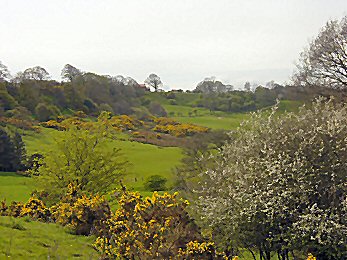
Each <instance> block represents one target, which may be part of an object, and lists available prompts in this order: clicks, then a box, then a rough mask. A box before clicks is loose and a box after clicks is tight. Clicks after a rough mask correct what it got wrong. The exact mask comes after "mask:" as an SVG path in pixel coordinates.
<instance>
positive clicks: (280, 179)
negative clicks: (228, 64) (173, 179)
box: [197, 99, 347, 259]
mask: <svg viewBox="0 0 347 260" xmlns="http://www.w3.org/2000/svg"><path fill="white" fill-rule="evenodd" d="M275 112H276V108H275V109H274V110H273V111H272V113H271V114H270V115H268V116H264V114H263V113H257V114H254V115H253V117H252V118H251V119H250V120H249V121H247V122H244V123H243V125H242V127H241V128H240V129H238V131H236V132H233V133H231V137H232V139H231V141H229V142H228V143H227V144H225V145H224V146H223V147H222V149H221V150H220V153H219V154H217V158H216V163H215V164H214V167H213V168H210V169H209V170H207V171H205V172H203V173H202V174H201V176H202V180H201V188H200V192H201V193H200V197H199V200H198V207H197V209H198V210H199V212H200V214H201V216H202V217H203V218H204V220H205V221H207V222H208V225H209V228H212V230H213V232H212V233H213V234H214V236H215V237H217V238H218V242H219V243H225V244H227V245H229V246H230V244H234V245H235V244H236V245H238V246H240V247H243V248H248V249H249V250H253V249H254V248H257V249H258V250H259V254H262V255H263V256H264V257H265V259H269V258H270V255H271V251H277V253H278V255H280V256H281V257H282V258H284V257H286V258H287V257H288V253H289V251H292V250H301V251H302V252H303V253H306V252H312V253H313V254H314V255H315V256H316V257H317V258H318V259H344V258H346V257H347V244H346V243H345V240H346V236H347V221H346V220H347V186H346V168H347V153H346V150H347V139H346V136H347V127H346V125H347V107H346V105H345V104H334V100H332V99H331V100H329V101H327V100H325V99H319V100H317V101H316V102H314V103H313V104H312V107H311V108H305V107H303V108H301V109H300V111H299V112H298V113H297V114H293V113H286V114H284V115H281V116H276V113H275ZM202 160H203V159H202Z"/></svg>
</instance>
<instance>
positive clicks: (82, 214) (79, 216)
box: [51, 184, 111, 235]
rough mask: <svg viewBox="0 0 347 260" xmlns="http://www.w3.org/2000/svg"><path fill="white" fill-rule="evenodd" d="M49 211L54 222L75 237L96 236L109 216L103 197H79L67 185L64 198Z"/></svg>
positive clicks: (77, 193) (107, 205) (71, 187)
mask: <svg viewBox="0 0 347 260" xmlns="http://www.w3.org/2000/svg"><path fill="white" fill-rule="evenodd" d="M51 211H52V218H53V220H54V221H55V222H57V223H59V224H61V225H63V226H68V227H70V228H71V229H72V230H73V231H74V233H75V234H77V235H90V234H98V232H100V230H102V229H103V228H102V223H103V221H105V220H106V219H107V218H109V217H110V215H111V210H110V206H109V204H108V202H107V201H106V199H105V198H104V197H102V196H99V195H95V196H87V195H85V194H83V195H80V193H79V191H78V188H77V187H76V186H75V185H73V184H69V186H68V191H67V193H66V195H65V197H64V198H63V199H62V200H61V202H59V203H58V204H56V205H54V206H53V207H51Z"/></svg>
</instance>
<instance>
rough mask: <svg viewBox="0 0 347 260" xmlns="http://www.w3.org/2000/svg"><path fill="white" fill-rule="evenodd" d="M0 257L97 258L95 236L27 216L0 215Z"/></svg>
mask: <svg viewBox="0 0 347 260" xmlns="http://www.w3.org/2000/svg"><path fill="white" fill-rule="evenodd" d="M0 234H1V235H0V259H75V258H79V259H98V254H97V252H96V251H95V250H94V249H93V248H92V244H93V242H94V240H95V237H93V236H89V237H85V236H76V235H72V234H70V233H68V230H67V229H66V228H63V227H61V226H59V225H56V224H52V223H50V224H47V223H41V222H37V221H29V222H28V220H27V219H20V218H12V217H0Z"/></svg>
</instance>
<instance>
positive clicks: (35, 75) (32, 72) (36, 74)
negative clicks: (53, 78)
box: [21, 66, 50, 80]
mask: <svg viewBox="0 0 347 260" xmlns="http://www.w3.org/2000/svg"><path fill="white" fill-rule="evenodd" d="M21 77H22V78H23V79H32V80H48V79H49V78H50V76H49V73H48V72H47V71H46V70H45V69H44V68H42V67H40V66H35V67H32V68H28V69H26V70H25V71H24V72H23V74H22V75H21Z"/></svg>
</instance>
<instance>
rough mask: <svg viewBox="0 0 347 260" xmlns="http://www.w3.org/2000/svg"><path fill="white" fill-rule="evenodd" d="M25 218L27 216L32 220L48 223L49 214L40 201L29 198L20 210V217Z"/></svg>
mask: <svg viewBox="0 0 347 260" xmlns="http://www.w3.org/2000/svg"><path fill="white" fill-rule="evenodd" d="M25 216H29V217H30V218H31V219H34V220H40V221H45V222H46V221H49V219H50V216H51V212H50V210H49V209H48V208H47V207H46V206H45V204H44V203H43V202H42V201H41V200H39V199H37V198H30V199H29V201H28V202H27V203H25V204H24V205H23V207H22V208H21V212H20V217H25Z"/></svg>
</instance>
